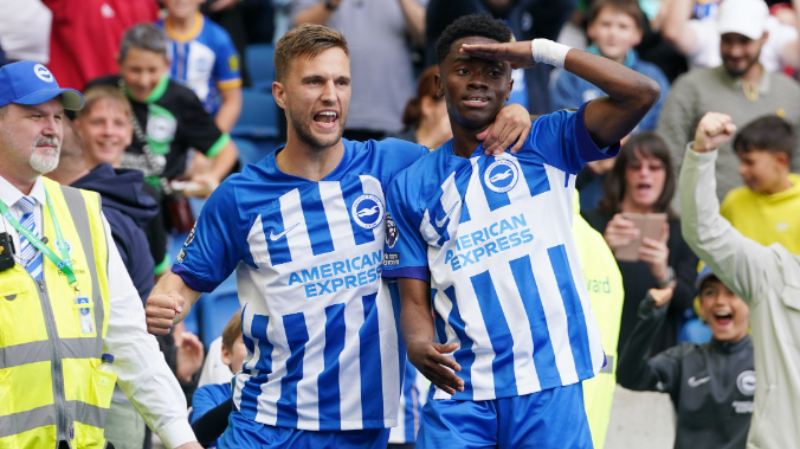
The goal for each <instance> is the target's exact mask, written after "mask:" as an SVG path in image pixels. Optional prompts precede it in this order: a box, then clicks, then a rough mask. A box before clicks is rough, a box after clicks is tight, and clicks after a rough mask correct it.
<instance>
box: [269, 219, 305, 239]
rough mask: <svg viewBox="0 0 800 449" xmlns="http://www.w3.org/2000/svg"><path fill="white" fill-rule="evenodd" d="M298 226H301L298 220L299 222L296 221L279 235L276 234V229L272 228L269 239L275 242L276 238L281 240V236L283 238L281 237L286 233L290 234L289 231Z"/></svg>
mask: <svg viewBox="0 0 800 449" xmlns="http://www.w3.org/2000/svg"><path fill="white" fill-rule="evenodd" d="M298 226H300V222H297V223H295V224H293V225H291V226H289V227H288V228H287V229H285V230H284V231H283V232H281V233H280V234H278V235H275V231H274V230H272V231H270V233H269V239H270V240H272V241H273V242H274V241H275V240H280V238H281V237H283V236H284V235H286V234H288V233H289V231H291V230H292V229H294V228H296V227H298Z"/></svg>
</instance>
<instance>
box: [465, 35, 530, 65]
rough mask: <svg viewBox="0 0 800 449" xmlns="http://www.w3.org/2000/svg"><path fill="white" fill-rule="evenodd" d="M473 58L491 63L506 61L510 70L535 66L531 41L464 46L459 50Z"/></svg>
mask: <svg viewBox="0 0 800 449" xmlns="http://www.w3.org/2000/svg"><path fill="white" fill-rule="evenodd" d="M460 52H461V53H466V54H468V55H470V56H472V57H473V58H481V59H489V60H491V61H508V63H509V64H511V68H512V69H525V68H528V67H533V66H535V65H536V61H534V60H533V53H531V41H521V42H506V43H503V44H479V45H467V44H464V45H462V46H461V49H460Z"/></svg>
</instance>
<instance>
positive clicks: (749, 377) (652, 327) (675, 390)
mask: <svg viewBox="0 0 800 449" xmlns="http://www.w3.org/2000/svg"><path fill="white" fill-rule="evenodd" d="M666 316H667V307H655V303H654V301H653V298H652V297H650V296H649V295H648V296H647V298H645V299H644V301H642V303H641V305H640V306H639V319H640V321H639V324H637V325H636V328H635V329H634V331H633V333H632V334H631V336H630V338H629V339H628V342H627V343H626V344H625V347H624V348H623V349H622V352H621V354H620V357H619V363H618V364H617V381H618V382H619V384H620V385H622V386H623V387H625V388H629V389H631V390H639V391H661V392H665V393H669V395H670V398H671V399H672V403H673V404H674V405H675V410H676V411H677V413H678V422H677V425H676V435H675V446H674V447H675V449H690V448H691V449H694V448H714V449H744V447H745V445H746V443H747V432H748V430H749V429H750V418H751V417H752V415H753V408H754V406H753V394H754V392H755V386H756V384H755V382H756V375H755V370H754V366H755V365H754V361H753V342H752V341H751V340H750V337H749V336H746V337H744V338H743V339H741V340H739V341H737V342H722V341H716V340H711V342H710V343H707V344H704V345H696V344H694V343H683V344H681V345H679V346H675V347H672V348H670V349H667V350H666V351H664V352H662V353H660V354H658V355H656V356H655V357H651V358H649V359H648V358H647V352H648V349H649V348H650V345H651V344H652V342H653V339H654V338H655V337H656V334H657V333H658V329H659V327H661V325H663V324H664V322H665V321H666V320H665V318H666Z"/></svg>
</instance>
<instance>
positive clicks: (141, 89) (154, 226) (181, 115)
mask: <svg viewBox="0 0 800 449" xmlns="http://www.w3.org/2000/svg"><path fill="white" fill-rule="evenodd" d="M167 45H168V43H167V38H166V35H165V34H164V32H163V31H162V30H160V29H158V28H157V27H155V26H154V25H151V24H140V25H137V26H135V27H133V28H131V29H129V30H128V31H127V32H126V33H125V36H124V37H123V39H122V43H121V44H120V52H119V69H120V75H113V76H108V77H104V78H99V79H96V80H94V81H92V82H91V83H90V87H93V86H100V85H104V86H113V87H116V88H118V89H120V91H122V92H124V93H125V94H126V96H127V98H128V101H129V102H130V104H131V108H132V109H133V112H134V115H133V116H132V117H131V120H132V122H133V129H134V135H133V143H132V144H131V145H130V146H129V147H128V148H127V149H126V151H125V153H124V154H123V156H122V163H121V166H122V167H123V168H134V169H137V170H140V171H142V172H144V175H145V180H146V181H147V182H148V183H150V184H151V185H152V186H154V187H155V188H156V189H157V191H158V197H157V198H156V199H157V200H158V201H159V203H161V204H162V213H163V209H164V207H165V202H164V197H163V193H164V186H165V184H167V180H168V179H172V178H176V177H178V176H180V175H181V174H182V173H183V171H184V167H185V166H186V153H187V151H188V150H189V148H190V147H191V148H195V149H197V150H198V151H200V152H202V153H204V154H205V155H206V156H208V157H210V158H212V160H213V165H212V168H211V171H210V172H209V173H206V174H202V175H196V176H195V177H194V178H193V180H194V181H196V182H198V183H201V184H205V185H207V186H209V187H211V188H214V187H216V186H217V185H219V183H220V182H221V181H222V179H224V178H225V176H227V174H228V173H229V172H230V170H231V168H232V167H233V166H234V164H235V163H236V157H237V156H236V147H235V146H234V144H233V142H232V141H231V139H230V136H229V135H228V134H226V133H223V132H222V131H220V130H219V128H217V126H216V125H215V124H214V122H213V120H212V119H211V117H210V116H209V115H208V113H207V112H206V111H205V110H204V109H203V105H202V103H201V102H200V100H198V98H197V96H196V95H195V94H194V93H193V92H192V91H191V90H189V88H187V87H184V86H181V85H180V84H178V83H176V82H173V81H170V80H169V78H168V77H167V71H168V70H169V61H168V60H167ZM145 132H146V133H147V134H145ZM156 220H159V219H156ZM160 223H161V221H160V220H159V221H155V220H154V221H151V223H150V224H149V225H148V231H147V234H148V241H149V242H150V245H151V246H155V245H158V246H159V247H165V245H166V243H165V242H166V239H165V237H164V232H165V230H164V229H163V226H162V225H161V224H160ZM168 265H169V261H167V260H166V259H164V260H156V273H162V272H163V271H164V270H166V268H167V266H168Z"/></svg>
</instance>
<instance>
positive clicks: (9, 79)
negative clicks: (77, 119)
mask: <svg viewBox="0 0 800 449" xmlns="http://www.w3.org/2000/svg"><path fill="white" fill-rule="evenodd" d="M59 95H60V96H61V103H62V104H63V105H64V109H70V110H73V111H77V110H78V109H83V95H81V93H80V92H78V91H77V90H75V89H62V88H60V87H58V83H57V82H56V77H54V76H53V74H52V73H50V71H49V70H47V67H45V66H43V65H42V64H39V63H38V62H35V61H19V62H15V63H12V64H6V65H4V66H3V67H0V107H1V106H5V105H7V104H9V103H16V104H23V105H35V104H42V103H46V102H48V101H50V100H52V99H53V98H55V97H56V96H59Z"/></svg>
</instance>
